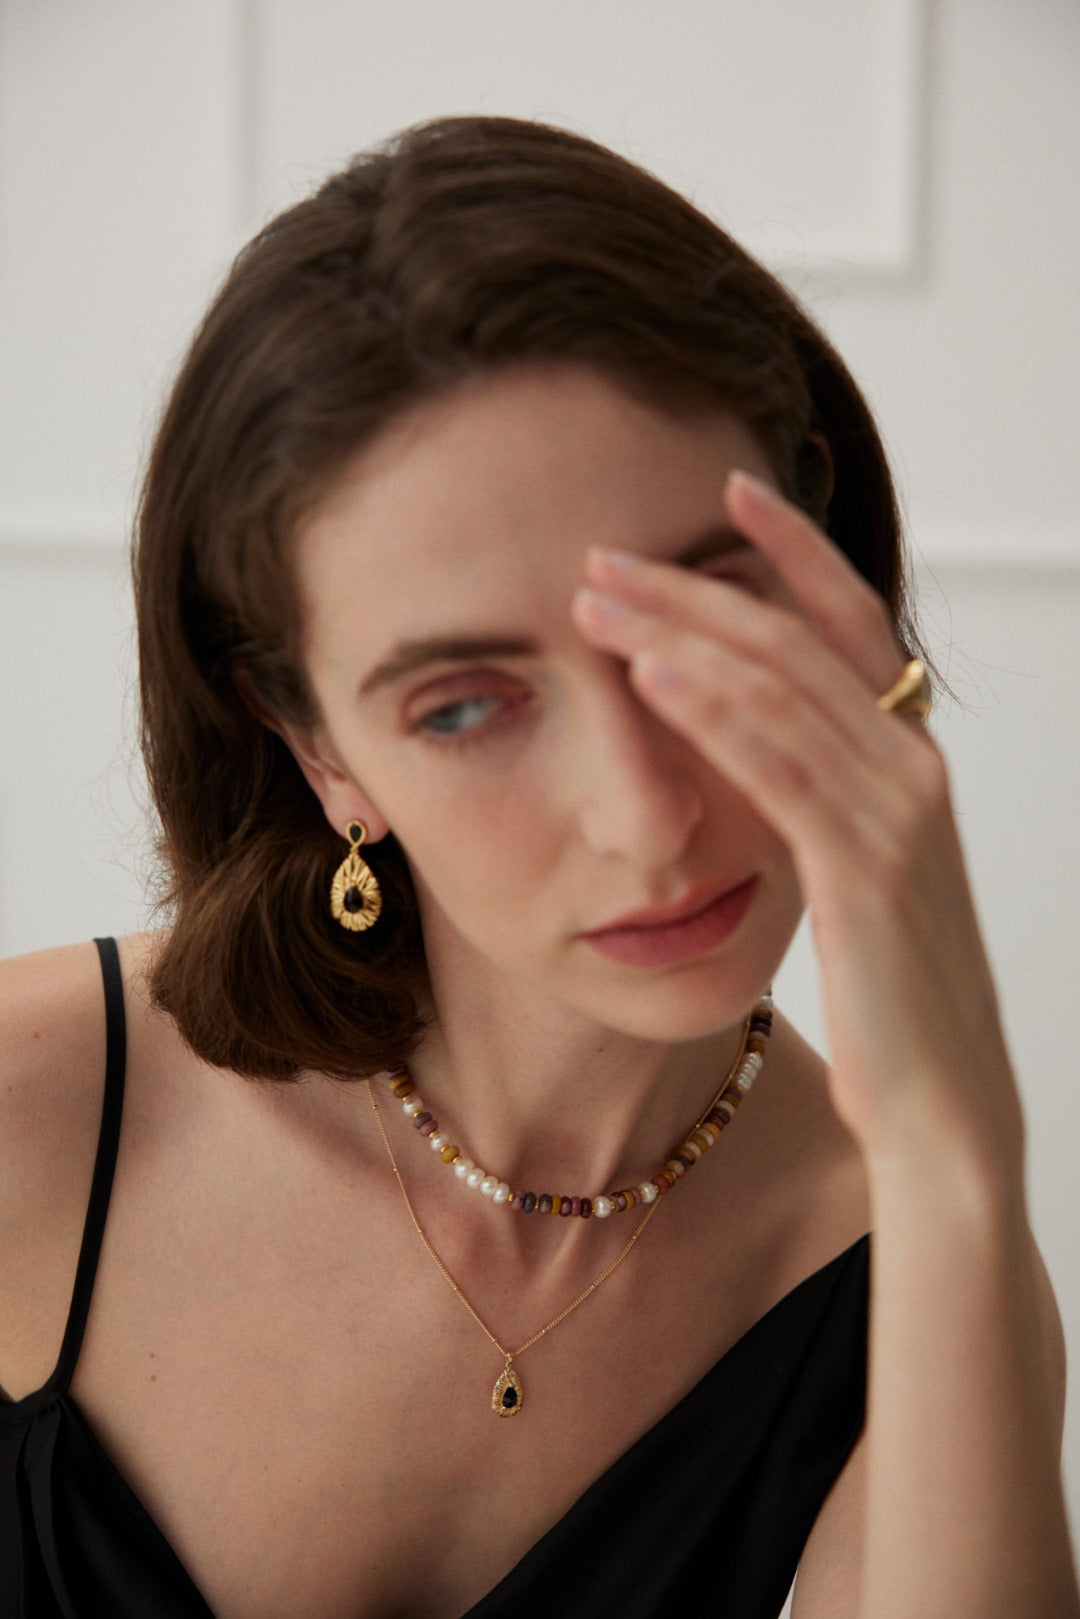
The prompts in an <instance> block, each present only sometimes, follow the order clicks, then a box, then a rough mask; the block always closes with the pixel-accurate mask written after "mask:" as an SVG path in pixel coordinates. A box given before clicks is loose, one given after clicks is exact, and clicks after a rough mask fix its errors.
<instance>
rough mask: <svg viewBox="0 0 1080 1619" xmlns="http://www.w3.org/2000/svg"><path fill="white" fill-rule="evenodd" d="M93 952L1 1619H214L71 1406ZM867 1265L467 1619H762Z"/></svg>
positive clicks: (656, 1439) (837, 1415) (98, 1228)
mask: <svg viewBox="0 0 1080 1619" xmlns="http://www.w3.org/2000/svg"><path fill="white" fill-rule="evenodd" d="M95 943H96V945H97V947H98V951H99V953H100V956H101V965H102V972H103V975H104V981H105V1006H106V1021H107V1037H108V1048H107V1059H106V1073H105V1099H104V1106H103V1111H102V1121H101V1137H100V1142H99V1145H98V1153H97V1160H96V1164H95V1168H94V1178H93V1186H92V1189H91V1193H90V1203H89V1208H88V1210H87V1215H86V1226H85V1230H84V1234H83V1242H82V1250H81V1253H80V1256H79V1263H78V1270H77V1273H76V1278H75V1285H74V1290H73V1294H72V1300H71V1312H70V1315H69V1318H68V1323H67V1330H66V1332H65V1334H64V1341H63V1345H62V1347H61V1350H60V1359H59V1362H58V1364H57V1367H56V1370H55V1371H54V1372H53V1374H52V1376H51V1377H50V1378H49V1381H48V1382H47V1383H46V1384H45V1386H44V1387H43V1388H41V1389H39V1390H38V1391H37V1392H36V1393H34V1394H29V1395H27V1396H26V1398H25V1399H22V1400H15V1401H11V1402H2V1401H0V1615H2V1616H3V1619H213V1616H212V1614H211V1611H210V1608H209V1607H208V1606H207V1604H206V1601H205V1600H204V1598H203V1597H202V1596H201V1595H200V1594H199V1592H198V1590H197V1589H196V1587H195V1585H194V1583H193V1581H192V1580H191V1578H190V1576H189V1575H188V1573H187V1571H186V1570H185V1569H184V1567H183V1565H182V1564H181V1562H180V1560H179V1558H178V1557H177V1556H176V1554H175V1552H174V1551H173V1550H172V1547H171V1546H170V1545H169V1544H168V1542H167V1541H166V1539H165V1537H164V1535H163V1534H162V1533H161V1531H160V1530H159V1528H158V1527H157V1525H156V1524H155V1522H154V1520H153V1519H152V1518H151V1517H150V1515H149V1514H148V1513H147V1512H146V1511H145V1509H144V1508H143V1507H142V1506H141V1505H140V1503H139V1501H138V1500H137V1499H136V1497H135V1495H134V1493H133V1492H132V1490H131V1489H130V1488H129V1487H128V1485H127V1484H126V1483H125V1482H124V1480H123V1478H122V1477H121V1476H120V1474H119V1472H118V1471H117V1469H116V1468H115V1467H114V1466H113V1464H112V1462H111V1461H110V1460H109V1458H108V1456H107V1455H106V1453H105V1451H104V1450H103V1449H102V1448H101V1446H100V1445H99V1444H98V1442H97V1440H96V1439H95V1437H94V1434H93V1432H92V1430H91V1428H90V1427H89V1425H88V1423H87V1422H86V1420H85V1418H84V1417H83V1415H82V1413H81V1412H80V1410H79V1407H78V1405H77V1404H76V1403H75V1401H74V1400H73V1399H72V1398H71V1396H70V1394H69V1393H68V1385H69V1383H70V1381H71V1377H72V1373H73V1372H74V1369H75V1363H76V1361H77V1360H78V1357H79V1349H80V1346H81V1343H82V1337H83V1329H84V1327H85V1325H86V1318H87V1313H88V1310H89V1307H90V1297H91V1292H92V1290H93V1285H94V1273H95V1270H96V1267H97V1260H98V1253H99V1250H100V1247H101V1240H102V1234H103V1232H104V1228H105V1220H106V1216H107V1214H108V1207H109V1192H110V1189H111V1186H112V1178H113V1168H114V1165H115V1162H116V1151H117V1144H118V1141H119V1135H120V1117H121V1111H122V1106H123V1095H124V1066H125V1027H124V1003H123V989H122V984H121V978H120V963H119V957H118V955H117V950H116V945H115V942H114V941H113V940H112V939H97V940H95ZM2 1262H3V1261H2V1256H0V1263H2ZM868 1264H869V1238H868V1237H861V1238H860V1239H859V1241H858V1242H856V1243H854V1244H853V1245H852V1247H850V1248H849V1249H847V1250H846V1252H844V1253H842V1254H840V1255H838V1257H837V1258H835V1259H833V1260H832V1261H830V1263H829V1264H827V1265H825V1266H823V1267H822V1269H821V1270H819V1271H816V1272H815V1273H814V1274H813V1275H812V1276H809V1277H807V1278H806V1280H805V1281H803V1282H801V1283H800V1284H799V1286H798V1287H796V1288H794V1289H793V1290H792V1291H791V1292H790V1293H788V1294H787V1295H786V1296H785V1297H784V1298H783V1299H781V1300H780V1302H779V1303H778V1304H777V1305H775V1306H774V1307H773V1308H772V1309H771V1310H769V1312H768V1313H767V1314H766V1315H764V1316H763V1317H762V1318H761V1319H760V1320H759V1321H758V1322H757V1323H756V1324H755V1325H754V1326H753V1327H751V1328H750V1330H749V1331H748V1332H747V1333H745V1334H744V1335H743V1337H742V1338H740V1339H739V1340H738V1342H737V1343H736V1344H735V1345H734V1346H733V1347H732V1348H731V1349H729V1350H728V1352H727V1354H725V1355H724V1356H722V1357H721V1359H720V1360H719V1361H718V1362H717V1363H716V1365H715V1366H714V1367H713V1368H712V1369H711V1370H710V1371H709V1372H707V1373H706V1374H705V1376H704V1377H703V1378H702V1379H701V1381H700V1383H698V1384H697V1385H696V1386H695V1387H694V1388H693V1389H691V1391H690V1393H689V1394H687V1395H686V1396H685V1398H684V1399H682V1400H680V1401H679V1403H678V1404H677V1405H676V1406H674V1407H673V1409H672V1410H670V1411H669V1412H668V1413H667V1415H666V1416H664V1417H662V1418H661V1419H660V1421H659V1422H658V1423H656V1425H655V1426H654V1427H653V1428H651V1429H650V1430H649V1431H648V1433H646V1434H645V1435H644V1436H643V1437H642V1438H641V1439H639V1440H638V1441H637V1442H636V1443H635V1444H634V1445H632V1446H631V1447H630V1449H629V1450H628V1451H627V1452H626V1453H625V1455H623V1456H622V1457H620V1459H619V1460H618V1461H617V1462H615V1463H614V1464H613V1466H611V1467H609V1468H608V1470H607V1472H606V1473H604V1474H603V1475H602V1476H601V1477H600V1478H599V1479H597V1481H596V1482H595V1483H594V1484H593V1485H591V1486H590V1488H589V1489H588V1490H586V1492H585V1494H584V1495H583V1496H581V1498H580V1499H579V1500H578V1501H577V1502H576V1503H575V1505H574V1506H573V1507H571V1508H570V1510H569V1512H567V1513H566V1515H565V1516H564V1517H563V1518H561V1519H560V1520H559V1522H558V1523H557V1524H556V1525H555V1527H554V1528H553V1529H551V1530H550V1531H549V1532H548V1533H547V1534H546V1535H544V1536H543V1537H542V1539H541V1540H539V1541H538V1542H537V1544H536V1545H535V1546H534V1547H533V1548H532V1549H531V1551H529V1552H528V1553H526V1555H525V1556H524V1557H523V1558H522V1560H521V1561H520V1562H519V1563H518V1564H517V1565H516V1566H515V1567H514V1568H513V1569H512V1570H511V1571H510V1573H509V1574H507V1575H506V1577H505V1578H504V1579H502V1580H501V1581H500V1582H499V1584H498V1585H497V1586H496V1587H495V1588H494V1590H492V1591H490V1592H489V1593H488V1594H487V1596H486V1597H484V1598H482V1600H481V1601H480V1602H478V1603H477V1604H476V1606H475V1607H473V1608H471V1609H470V1610H469V1613H468V1614H467V1615H466V1616H465V1619H523V1616H524V1619H529V1616H530V1615H532V1614H539V1613H540V1612H544V1613H548V1612H550V1611H552V1610H555V1611H557V1612H558V1613H559V1614H560V1615H561V1616H562V1619H608V1616H610V1615H612V1614H618V1615H619V1616H620V1619H659V1616H660V1615H661V1614H663V1615H665V1616H666V1615H667V1614H669V1613H671V1612H673V1611H682V1612H685V1611H688V1610H689V1611H691V1612H702V1611H708V1612H709V1613H713V1614H717V1615H720V1616H722V1619H776V1616H777V1614H778V1613H779V1611H780V1609H781V1607H782V1606H783V1603H784V1599H785V1598H786V1596H787V1593H788V1590H789V1588H790V1586H791V1582H792V1579H793V1578H794V1574H795V1568H796V1565H797V1563H798V1560H799V1556H800V1554H801V1552H802V1549H803V1546H804V1544H805V1542H806V1539H807V1536H808V1534H809V1532H810V1529H811V1527H812V1525H813V1523H814V1519H815V1518H816V1516H817V1514H818V1510H819V1508H820V1507H821V1504H822V1502H823V1500H824V1498H825V1496H826V1494H827V1493H828V1490H829V1488H830V1486H831V1484H832V1482H833V1480H834V1479H835V1478H836V1477H837V1475H838V1473H839V1472H840V1470H841V1468H842V1467H843V1465H844V1462H845V1461H846V1459H847V1457H848V1455H849V1453H850V1451H851V1449H852V1446H853V1445H854V1443H855V1440H856V1439H857V1438H858V1435H859V1431H860V1428H861V1426H862V1422H863V1415H864V1405H865V1394H866V1361H867V1312H868ZM507 1485H508V1487H513V1481H512V1480H509V1479H508V1480H507ZM312 1619H318V1616H317V1615H313V1616H312ZM357 1619H361V1616H359V1615H358V1616H357Z"/></svg>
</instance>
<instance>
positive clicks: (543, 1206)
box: [536, 1192, 551, 1214]
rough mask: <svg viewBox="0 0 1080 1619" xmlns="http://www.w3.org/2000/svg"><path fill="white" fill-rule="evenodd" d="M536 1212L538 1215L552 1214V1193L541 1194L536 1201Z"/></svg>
mask: <svg viewBox="0 0 1080 1619" xmlns="http://www.w3.org/2000/svg"><path fill="white" fill-rule="evenodd" d="M536 1212H537V1214H550V1213H551V1193H550V1192H541V1193H540V1196H539V1197H538V1198H537V1200H536Z"/></svg>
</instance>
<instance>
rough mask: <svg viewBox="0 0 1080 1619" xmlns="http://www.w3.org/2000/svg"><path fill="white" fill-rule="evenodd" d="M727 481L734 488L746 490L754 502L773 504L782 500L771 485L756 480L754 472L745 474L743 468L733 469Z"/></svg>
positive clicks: (758, 479) (759, 479) (761, 480)
mask: <svg viewBox="0 0 1080 1619" xmlns="http://www.w3.org/2000/svg"><path fill="white" fill-rule="evenodd" d="M727 481H728V484H729V486H730V487H732V488H736V489H745V490H746V491H747V493H748V494H749V495H750V496H751V497H752V498H753V499H754V500H760V501H767V502H773V501H777V500H779V499H780V496H779V494H778V493H777V491H776V490H775V489H774V488H773V487H772V485H771V484H767V483H765V482H764V480H763V479H761V478H756V477H755V476H754V474H753V473H752V472H744V471H743V470H742V468H741V467H735V468H733V470H732V471H731V472H729V473H728V477H727Z"/></svg>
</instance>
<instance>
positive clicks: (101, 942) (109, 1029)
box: [51, 939, 127, 1392]
mask: <svg viewBox="0 0 1080 1619" xmlns="http://www.w3.org/2000/svg"><path fill="white" fill-rule="evenodd" d="M94 943H95V944H96V945H97V948H98V955H99V956H100V957H101V976H102V978H103V979H104V983H105V1097H104V1100H103V1102H102V1105H101V1133H100V1135H99V1136H98V1149H97V1158H96V1159H95V1161H94V1179H93V1182H92V1184H91V1187H90V1202H89V1204H88V1205H87V1209H86V1223H85V1225H84V1226H83V1237H82V1247H81V1248H80V1250H79V1264H78V1268H77V1269H76V1272H75V1286H74V1287H73V1289H72V1292H71V1309H70V1311H69V1313H68V1321H67V1328H66V1330H65V1332H64V1342H63V1344H62V1345H61V1348H60V1359H59V1361H58V1362H57V1366H56V1371H55V1372H54V1373H53V1376H52V1379H51V1382H52V1384H53V1386H54V1388H58V1389H59V1392H63V1391H64V1390H65V1389H66V1388H67V1386H68V1384H69V1383H70V1382H71V1378H72V1375H73V1374H74V1371H75V1363H76V1361H77V1360H78V1358H79V1351H80V1350H81V1348H82V1341H83V1333H84V1332H85V1331H86V1318H87V1316H88V1315H89V1313H90V1297H91V1294H92V1293H93V1291H94V1277H95V1276H96V1275H97V1266H98V1256H99V1254H100V1253H101V1240H102V1237H103V1236H104V1235H105V1221H106V1218H107V1217H108V1213H109V1194H110V1193H111V1191H112V1183H113V1171H114V1170H115V1168H116V1151H117V1147H118V1146H119V1143H120V1118H121V1115H122V1113H123V1111H124V1071H125V1068H126V1066H127V1026H126V1023H125V1019H124V981H123V978H122V977H121V973H120V955H119V952H118V951H117V948H116V940H115V939H95V940H94Z"/></svg>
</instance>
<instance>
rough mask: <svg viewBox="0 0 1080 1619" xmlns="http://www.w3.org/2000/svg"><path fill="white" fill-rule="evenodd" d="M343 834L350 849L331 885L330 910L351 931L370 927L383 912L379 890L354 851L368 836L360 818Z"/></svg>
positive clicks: (373, 876) (368, 870)
mask: <svg viewBox="0 0 1080 1619" xmlns="http://www.w3.org/2000/svg"><path fill="white" fill-rule="evenodd" d="M345 836H346V837H347V838H348V839H349V842H350V843H351V844H352V848H351V849H350V850H349V852H348V854H347V855H346V856H345V858H344V860H343V861H342V862H341V865H340V866H339V867H338V869H337V871H335V873H334V880H333V882H332V883H331V885H330V911H331V914H332V915H333V916H334V917H336V918H337V920H338V921H339V922H340V923H341V925H342V927H343V928H348V929H349V931H350V933H362V932H364V931H365V930H366V929H367V928H370V927H373V926H374V924H375V923H376V922H377V921H378V920H379V915H380V913H381V911H382V890H381V889H380V887H379V883H378V879H377V878H376V876H375V873H374V872H373V871H372V869H371V867H370V866H369V865H368V863H367V861H366V860H364V859H362V858H361V856H360V854H359V853H358V852H357V851H358V850H359V848H360V845H361V844H362V843H363V842H364V841H365V839H366V838H367V827H366V826H365V825H364V823H363V821H350V822H349V824H348V826H347V827H346V828H345Z"/></svg>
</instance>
